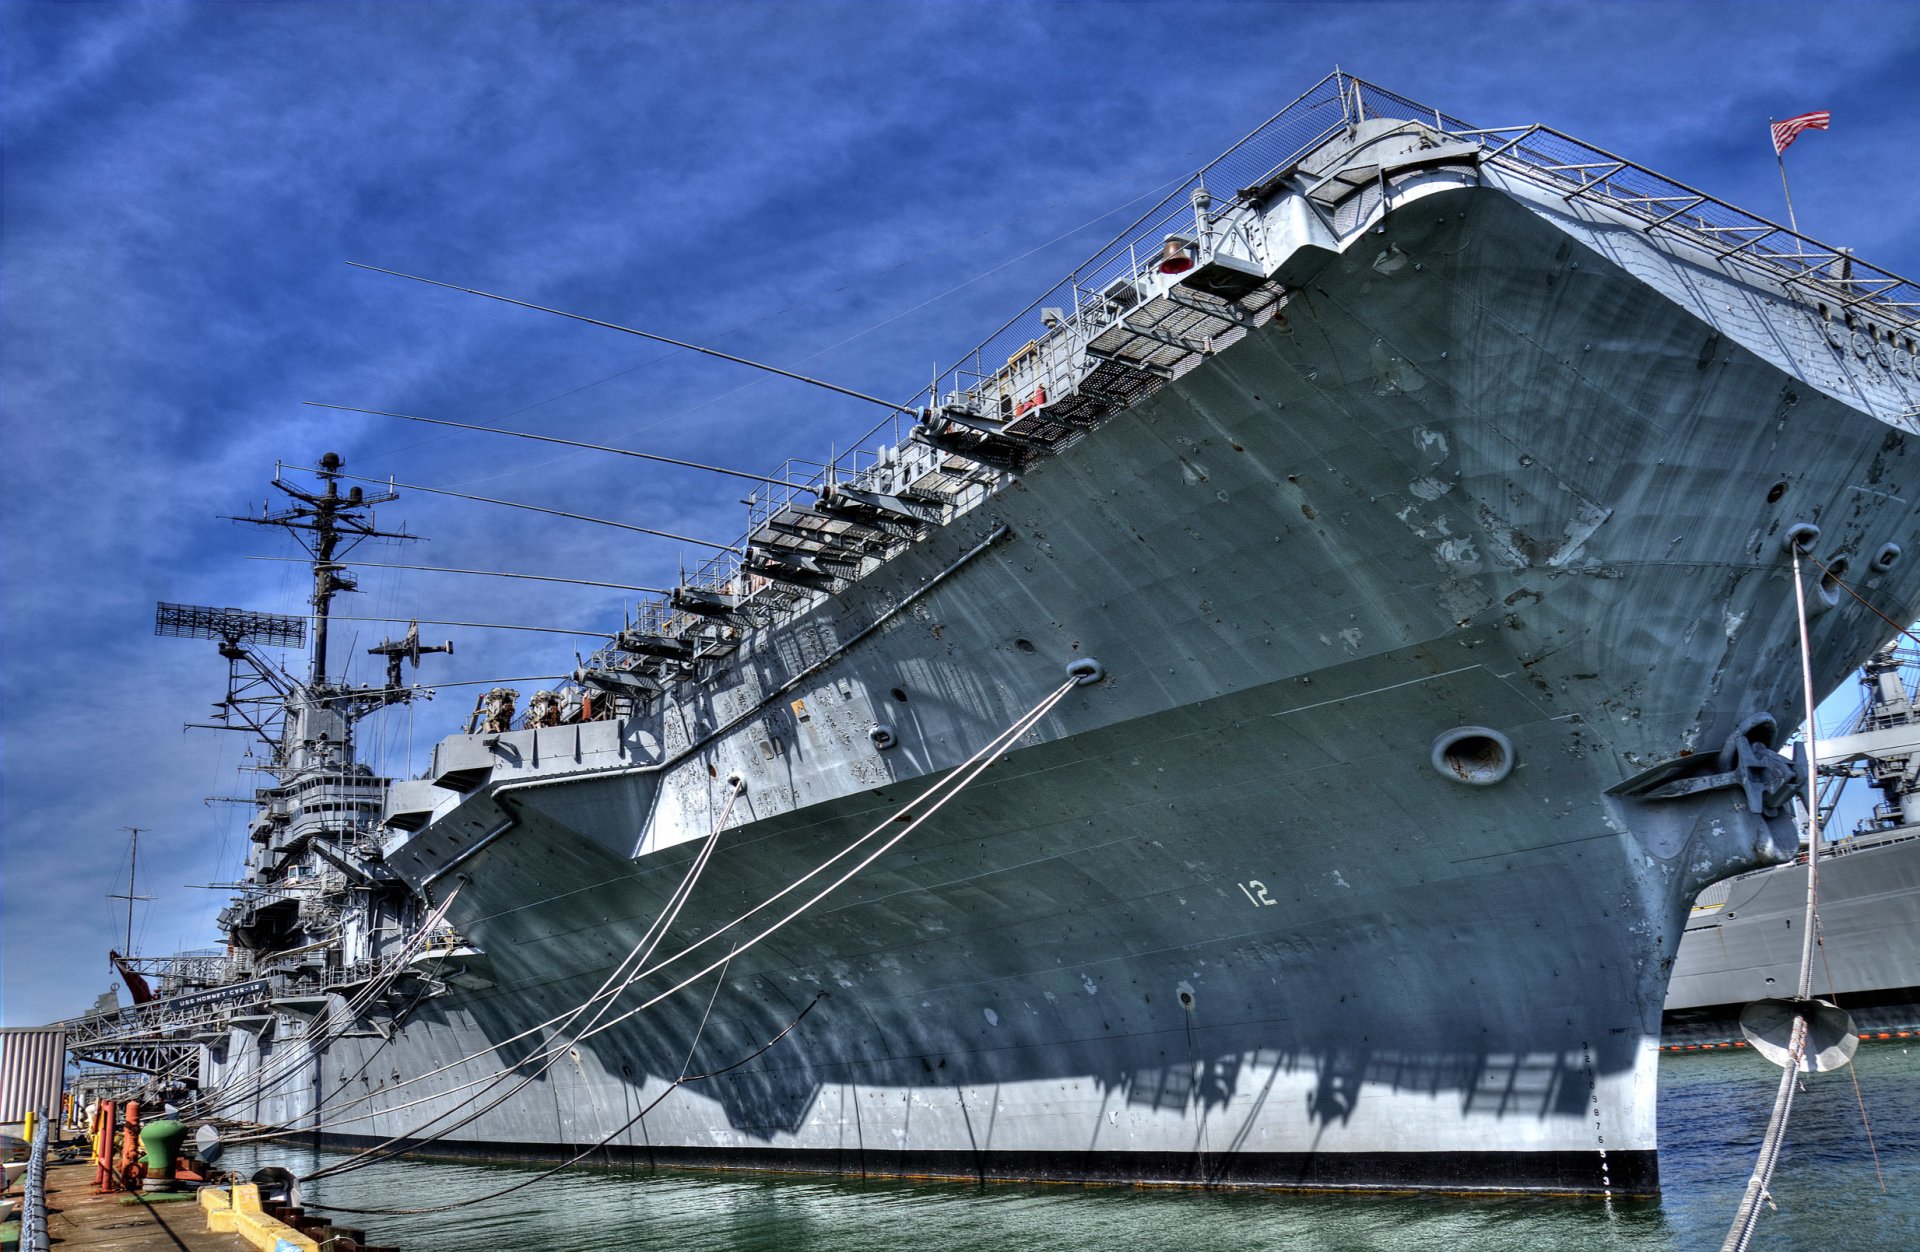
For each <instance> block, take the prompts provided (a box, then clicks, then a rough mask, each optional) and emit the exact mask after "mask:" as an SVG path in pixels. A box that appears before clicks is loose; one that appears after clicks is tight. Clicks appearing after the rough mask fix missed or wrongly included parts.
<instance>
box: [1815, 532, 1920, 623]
mask: <svg viewBox="0 0 1920 1252" xmlns="http://www.w3.org/2000/svg"><path fill="white" fill-rule="evenodd" d="M1807 559H1808V560H1809V561H1812V562H1813V563H1814V564H1815V565H1818V566H1819V567H1820V572H1821V573H1822V574H1825V575H1826V576H1827V577H1828V578H1831V579H1832V580H1833V585H1834V586H1836V587H1838V588H1840V589H1841V590H1842V591H1845V592H1846V593H1847V594H1848V595H1850V596H1852V597H1853V598H1854V599H1856V600H1858V601H1860V603H1861V604H1862V605H1863V606H1865V608H1866V610H1867V612H1869V613H1871V614H1873V615H1874V616H1875V617H1877V618H1879V619H1880V620H1881V621H1883V622H1885V623H1886V624H1887V625H1889V626H1891V627H1893V629H1894V631H1895V633H1897V634H1901V635H1905V636H1906V637H1907V638H1908V639H1910V640H1912V641H1913V642H1914V643H1915V644H1920V635H1916V634H1914V633H1913V632H1912V631H1911V630H1908V629H1907V628H1906V627H1905V626H1902V625H1901V624H1900V623H1899V622H1896V621H1894V620H1893V619H1892V618H1891V617H1888V616H1887V615H1886V614H1885V613H1882V612H1881V611H1880V610H1879V609H1876V608H1874V607H1873V605H1871V604H1868V603H1867V600H1866V597H1864V596H1862V595H1861V594H1860V593H1859V592H1857V591H1855V590H1854V589H1853V587H1852V585H1851V584H1849V583H1848V582H1847V581H1846V580H1845V579H1844V578H1841V577H1840V575H1838V574H1836V573H1834V572H1833V570H1832V569H1831V568H1830V567H1828V566H1827V565H1826V564H1825V563H1824V562H1822V561H1821V560H1820V558H1819V557H1817V556H1814V555H1813V554H1812V553H1808V554H1807ZM1794 564H1795V566H1796V568H1797V567H1798V565H1799V556H1798V554H1796V555H1795V558H1794ZM1803 618H1804V614H1803ZM1804 625H1805V623H1804V621H1803V622H1802V627H1803V629H1804Z"/></svg>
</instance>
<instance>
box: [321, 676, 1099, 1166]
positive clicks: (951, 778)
mask: <svg viewBox="0 0 1920 1252" xmlns="http://www.w3.org/2000/svg"><path fill="white" fill-rule="evenodd" d="M1077 685H1079V680H1078V679H1077V678H1075V679H1069V680H1068V681H1067V682H1065V683H1063V684H1061V686H1060V687H1058V688H1057V689H1055V690H1054V691H1052V692H1051V693H1049V694H1048V695H1047V697H1046V698H1045V699H1043V700H1042V701H1041V702H1040V703H1039V704H1037V705H1035V706H1034V708H1033V709H1031V710H1029V711H1028V712H1027V713H1025V714H1024V715H1022V716H1021V717H1020V718H1018V719H1017V720H1016V721H1015V722H1014V723H1013V724H1012V725H1011V726H1009V727H1008V728H1007V729H1006V730H1003V731H1002V732H1001V733H1000V734H999V735H997V736H995V737H994V739H993V740H991V741H990V742H989V743H988V744H987V745H986V746H984V747H982V748H981V749H980V750H979V751H978V752H975V753H974V754H973V755H972V756H971V757H969V758H968V759H967V761H966V762H964V763H963V764H962V765H961V766H960V767H959V768H958V769H956V770H954V771H953V772H952V773H950V774H948V775H947V776H946V777H944V778H942V779H940V780H939V781H937V782H935V783H934V784H933V785H932V786H930V787H928V788H927V789H926V790H925V791H924V792H922V793H921V794H920V795H919V796H918V797H916V798H915V799H914V800H913V801H911V802H909V803H908V805H907V806H906V807H905V808H903V809H901V810H900V812H899V813H898V814H896V815H895V816H893V817H889V818H888V819H886V820H885V821H883V822H882V823H881V824H880V825H878V826H875V827H874V828H873V829H872V830H870V831H868V832H867V833H866V834H864V835H862V836H861V837H860V838H859V839H856V840H854V841H853V842H852V843H850V844H848V845H847V847H845V848H843V849H841V850H840V851H839V852H837V853H835V854H834V855H833V856H832V857H830V858H828V859H827V860H826V861H824V862H822V863H821V864H820V865H818V866H816V867H815V868H814V869H812V870H810V871H808V873H807V874H806V875H804V876H803V877H801V878H799V879H797V880H795V881H794V882H793V883H791V884H789V885H788V886H786V887H784V888H782V889H781V890H780V891H779V892H777V893H775V894H774V895H773V896H770V897H769V898H768V899H766V900H764V901H762V902H761V903H759V904H757V905H755V906H754V907H753V908H751V909H749V910H747V911H746V912H745V913H742V914H740V915H739V916H738V917H736V918H734V919H733V920H732V921H730V922H728V923H727V924H726V925H724V926H722V927H720V928H719V929H717V930H715V931H713V932H711V933H710V934H708V935H706V936H705V937H703V938H701V939H699V940H697V941H695V942H694V943H692V944H689V945H688V946H687V947H685V948H682V949H681V950H680V951H678V952H676V953H674V954H673V955H672V956H669V957H667V958H666V959H665V960H662V961H660V962H658V963H656V964H654V965H651V966H648V967H646V968H644V969H642V970H640V971H639V972H637V973H635V974H634V975H633V976H632V977H631V978H630V979H629V980H628V982H627V983H626V984H625V985H623V986H622V988H621V990H622V991H624V990H625V989H626V987H627V986H631V985H632V984H633V983H634V982H637V981H639V980H640V979H642V978H646V977H649V976H651V975H653V974H655V973H658V972H659V971H661V970H663V969H665V968H667V967H668V966H670V965H673V964H674V963H676V962H678V961H679V960H681V959H682V958H683V957H686V956H688V955H690V954H692V953H693V952H695V951H697V950H698V949H700V948H702V947H705V946H706V945H707V944H709V943H711V942H713V941H714V940H716V939H718V938H719V937H720V936H721V935H723V934H725V933H726V932H728V931H730V930H732V929H733V928H734V927H736V926H738V925H740V924H741V923H743V922H745V921H746V920H747V919H748V918H751V917H752V916H754V915H755V914H756V913H759V912H761V911H762V910H764V909H766V908H768V907H769V906H771V905H772V904H774V903H775V902H777V901H778V900H780V899H781V898H783V897H785V896H787V895H790V894H792V893H793V892H794V891H796V890H797V889H798V888H799V887H801V886H802V885H803V884H805V883H806V882H808V881H810V880H812V879H813V878H815V877H818V876H819V875H820V874H822V873H824V872H825V871H826V870H827V869H828V868H829V867H831V866H832V865H833V864H834V863H835V862H837V861H840V860H841V859H843V858H845V857H846V856H848V855H849V854H850V853H852V852H853V851H854V850H855V849H857V848H859V847H860V845H862V844H864V843H866V842H867V841H868V840H871V839H873V838H874V837H875V836H877V835H879V834H880V833H881V832H883V831H885V830H886V829H887V828H888V827H889V826H893V825H896V824H898V823H899V821H900V819H901V818H902V817H908V816H909V815H912V816H911V820H909V821H907V822H906V824H905V825H904V826H903V827H902V828H901V829H900V830H899V831H898V832H897V833H896V834H895V835H894V836H893V837H892V838H890V839H887V840H885V841H884V842H882V843H881V844H880V846H879V847H877V848H875V849H874V850H873V851H872V852H870V853H869V854H867V855H866V856H865V857H864V858H862V859H861V860H860V861H859V862H858V863H857V864H855V865H854V866H853V867H852V868H851V869H848V870H847V871H846V872H845V873H843V874H841V875H840V877H838V878H836V879H835V880H834V881H833V882H831V883H829V884H828V885H827V886H825V887H824V888H822V889H821V890H820V891H818V892H816V893H815V894H814V895H813V896H812V897H810V898H809V899H807V900H806V901H805V902H804V903H802V904H801V905H800V906H799V907H797V908H795V909H793V910H792V911H790V912H789V913H787V914H786V916H784V917H782V918H781V919H780V920H779V921H777V922H775V923H773V924H772V925H771V926H768V927H766V928H765V929H763V930H761V931H760V932H759V933H758V934H756V935H754V936H753V937H752V938H750V939H748V940H747V941H746V942H744V943H741V944H739V945H737V946H736V947H734V948H732V949H731V950H730V951H728V952H727V954H726V955H725V956H723V957H721V958H720V959H719V960H717V961H714V962H712V963H711V964H709V965H707V966H706V967H704V968H703V969H701V970H700V971H699V972H697V973H695V974H693V975H691V976H689V977H687V978H685V979H683V980H681V981H680V982H678V983H676V984H675V985H674V986H672V987H670V988H668V989H667V990H665V991H663V992H660V993H659V994H657V995H655V996H654V997H652V998H651V999H649V1000H647V1001H645V1002H644V1003H642V1004H639V1005H636V1006H635V1007H633V1008H631V1009H628V1010H627V1011H626V1012H624V1013H622V1014H620V1015H619V1016H618V1017H615V1018H613V1019H612V1020H610V1021H606V1022H603V1023H599V1024H596V1025H592V1026H590V1027H589V1028H588V1029H585V1030H583V1031H581V1032H579V1033H578V1034H577V1035H575V1036H574V1039H573V1041H572V1044H570V1045H569V1047H570V1046H573V1045H577V1044H578V1043H580V1042H583V1041H584V1040H586V1039H588V1038H591V1037H592V1036H594V1035H597V1034H600V1033H602V1032H603V1031H606V1030H610V1029H612V1028H613V1027H614V1026H617V1025H619V1024H620V1023H622V1022H624V1021H627V1020H629V1019H630V1018H632V1017H634V1016H635V1015H637V1014H639V1013H642V1012H645V1011H646V1010H648V1009H650V1008H652V1007H654V1006H655V1005H657V1004H659V1003H661V1002H662V1001H664V1000H666V999H669V998H670V997H672V996H674V995H677V994H678V993H679V992H681V991H683V990H685V989H686V988H687V987H690V986H692V985H693V984H694V983H696V982H698V981H700V980H701V979H702V978H704V977H706V976H707V975H708V974H710V973H712V972H713V971H715V970H716V969H720V968H721V967H723V966H725V965H726V964H727V963H728V962H729V961H731V960H732V959H733V958H734V957H735V956H737V955H739V954H740V953H742V952H746V951H748V950H750V949H752V948H754V947H756V946H758V945H759V944H760V943H762V942H763V941H765V940H766V939H769V938H771V937H772V936H773V935H774V934H776V933H778V932H779V931H780V930H781V929H783V928H784V927H786V926H787V925H788V924H789V923H791V922H792V921H793V920H794V919H796V918H798V917H799V916H801V915H802V914H803V913H805V912H807V911H808V910H809V909H811V908H813V906H814V905H816V904H818V903H819V902H820V901H821V900H824V899H825V898H826V897H828V896H829V895H831V894H833V893H834V892H835V891H837V890H839V888H840V887H841V886H843V885H845V884H846V883H847V882H848V881H849V880H850V879H852V878H853V877H854V876H855V875H857V874H858V873H860V871H862V870H863V869H865V868H866V867H867V866H868V865H871V864H872V863H873V862H874V861H875V860H877V859H878V858H879V857H881V856H882V855H884V854H885V853H886V852H887V851H888V850H889V849H891V848H892V847H894V846H895V845H896V844H898V843H899V842H900V841H901V840H902V839H905V838H906V837H907V836H908V835H910V834H912V833H913V832H914V831H915V830H917V829H919V828H920V826H921V825H923V824H924V823H925V822H926V821H927V820H928V819H929V818H931V817H932V816H933V815H934V814H935V813H937V812H939V811H940V810H941V809H942V808H944V807H945V806H946V804H947V803H948V802H949V801H951V800H952V799H953V798H954V797H955V796H958V795H959V794H960V793H961V792H962V791H963V790H965V789H966V788H967V787H968V786H969V785H970V784H971V783H972V782H973V781H974V780H975V779H976V778H978V777H979V776H980V775H981V774H982V773H984V772H985V771H986V770H987V769H989V768H991V767H992V765H993V764H994V763H995V761H996V760H997V759H998V757H999V756H1000V755H1001V754H1002V753H1003V752H1004V751H1005V750H1006V749H1007V748H1009V747H1011V746H1012V745H1013V743H1015V742H1017V741H1018V740H1019V739H1020V738H1021V737H1022V736H1024V735H1025V734H1026V733H1027V732H1028V731H1029V730H1031V729H1032V728H1033V726H1034V725H1036V724H1037V723H1038V722H1039V721H1040V719H1041V718H1043V717H1045V716H1046V715H1047V714H1048V713H1049V712H1051V711H1052V710H1053V708H1054V706H1055V705H1057V704H1059V702H1060V701H1061V700H1063V699H1065V698H1066V695H1067V693H1068V692H1069V691H1071V690H1073V688H1074V687H1076V686H1077ZM942 791H944V793H945V794H942V795H940V797H939V799H937V800H936V801H934V802H933V803H932V804H930V805H929V806H927V808H926V809H925V811H923V812H921V813H919V814H917V815H913V809H914V806H915V805H916V804H919V803H920V802H921V801H923V800H925V799H927V798H928V797H929V796H933V795H935V794H937V793H940V792H942ZM603 1014H604V1010H603ZM603 1014H602V1015H603ZM598 1016H599V1015H596V1021H597V1020H598ZM515 1090H518V1088H516V1089H515ZM444 1094H449V1093H439V1094H437V1095H433V1096H427V1097H422V1100H421V1101H415V1102H414V1103H420V1102H424V1101H426V1100H431V1099H437V1098H440V1095H444ZM508 1094H509V1095H511V1094H512V1093H511V1092H509V1093H508ZM503 1098H504V1097H503ZM499 1103H500V1101H498V1100H496V1101H495V1102H494V1103H493V1104H491V1105H489V1106H488V1108H489V1109H490V1108H492V1107H497V1105H498V1104H499ZM405 1107H409V1106H408V1105H402V1106H400V1108H405ZM385 1111H387V1112H395V1111H398V1109H389V1110H385ZM484 1111H486V1110H482V1112H484ZM441 1116H445V1114H442V1115H441ZM475 1116H478V1114H475ZM433 1120H434V1121H437V1120H439V1118H435V1119H433ZM468 1120H472V1119H471V1118H470V1119H468ZM432 1124H433V1122H432V1121H429V1122H427V1123H425V1124H424V1125H423V1126H420V1127H415V1128H413V1129H412V1130H410V1131H408V1132H405V1133H403V1134H402V1135H399V1136H395V1137H394V1138H391V1139H389V1140H387V1141H386V1143H384V1144H381V1145H379V1147H378V1148H369V1149H367V1150H365V1151H363V1152H361V1153H358V1154H356V1155H355V1156H354V1157H352V1158H350V1159H349V1160H348V1161H345V1162H341V1163H340V1164H338V1165H333V1166H329V1167H327V1168H325V1169H321V1170H317V1171H315V1172H314V1173H311V1174H308V1175H306V1176H305V1177H304V1178H303V1179H302V1181H312V1180H316V1179H319V1178H324V1177H328V1176H331V1175H334V1174H338V1173H344V1172H347V1171H348V1170H350V1169H357V1168H363V1167H364V1166H365V1165H368V1164H372V1163H373V1162H372V1161H371V1160H366V1159H363V1158H366V1157H368V1156H369V1155H370V1154H371V1153H373V1152H376V1151H380V1150H382V1149H386V1148H395V1147H396V1145H399V1146H398V1149H397V1151H394V1152H389V1153H388V1155H389V1156H392V1155H398V1153H399V1151H407V1150H412V1149H413V1148H416V1147H418V1146H419V1144H418V1142H416V1136H417V1135H418V1132H419V1131H420V1130H421V1129H424V1128H425V1126H430V1125H432ZM461 1124H465V1122H463V1123H461ZM453 1129H457V1126H456V1127H448V1128H446V1129H443V1130H441V1131H439V1132H438V1133H436V1134H434V1135H430V1136H428V1137H427V1138H426V1140H425V1142H429V1143H430V1142H432V1141H433V1140H435V1139H438V1138H441V1137H443V1136H444V1135H446V1134H447V1133H450V1132H451V1131H452V1130H453Z"/></svg>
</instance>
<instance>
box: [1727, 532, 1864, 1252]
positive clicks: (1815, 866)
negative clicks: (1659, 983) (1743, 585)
mask: <svg viewBox="0 0 1920 1252" xmlns="http://www.w3.org/2000/svg"><path fill="white" fill-rule="evenodd" d="M1789 551H1791V552H1792V554H1793V602H1794V609H1795V612H1796V614H1797V616H1798V618H1799V626H1800V686H1801V696H1802V698H1803V699H1804V700H1805V701H1806V708H1807V799H1806V803H1807V914H1806V919H1805V921H1804V922H1803V923H1802V925H1801V932H1802V933H1801V936H1800V981H1799V998H1800V999H1802V1000H1806V999H1808V998H1810V997H1811V996H1812V994H1813V946H1814V945H1813V936H1814V931H1815V928H1816V926H1817V917H1818V915H1817V913H1816V912H1815V906H1816V905H1817V904H1818V902H1819V896H1820V764H1819V761H1820V752H1819V730H1818V724H1817V723H1816V721H1815V719H1814V715H1813V714H1814V701H1813V649H1812V645H1811V644H1809V643H1808V642H1807V589H1806V585H1805V582H1804V580H1803V579H1802V578H1801V577H1800V549H1799V546H1798V545H1792V546H1790V547H1789ZM1815 563H1816V564H1818V562H1815ZM1821 568H1823V569H1824V568H1825V567H1824V566H1822V567H1821ZM1862 603H1864V601H1863V602H1862ZM1868 607H1872V606H1871V605H1869V606H1868ZM1807 1027H1808V1021H1807V1018H1806V1017H1805V1016H1804V1015H1798V1014H1796V1015H1795V1017H1794V1019H1793V1034H1792V1036H1791V1037H1790V1038H1789V1039H1788V1041H1787V1059H1786V1062H1785V1064H1784V1065H1782V1066H1781V1074H1780V1089H1779V1091H1778V1092H1776V1093H1775V1094H1774V1098H1773V1115H1772V1116H1771V1117H1770V1118H1769V1119H1768V1121H1767V1132H1766V1134H1765V1135H1764V1136H1763V1137H1762V1138H1761V1140H1760V1153H1759V1156H1758V1158H1757V1159H1756V1160H1755V1162H1754V1166H1753V1175H1752V1176H1751V1177H1750V1178H1748V1179H1747V1190H1746V1194H1745V1195H1743V1196H1742V1197H1741V1200H1740V1207H1739V1209H1738V1210H1737V1211H1736V1212H1735V1214H1734V1218H1733V1225H1732V1226H1731V1227H1729V1228H1728V1230H1727V1238H1726V1241H1725V1242H1724V1243H1722V1244H1721V1245H1720V1252H1746V1249H1747V1246H1748V1245H1749V1244H1750V1243H1751V1242H1752V1241H1753V1232H1754V1230H1755V1229H1756V1228H1757V1227H1758V1225H1759V1222H1760V1201H1762V1200H1765V1201H1767V1203H1768V1204H1769V1205H1771V1204H1772V1203H1773V1197H1772V1196H1771V1195H1770V1194H1768V1191H1767V1185H1768V1184H1769V1183H1770V1182H1772V1181H1773V1170H1774V1166H1775V1165H1777V1164H1778V1163H1779V1161H1780V1149H1781V1147H1782V1146H1783V1145H1784V1143H1785V1141H1786V1132H1787V1119H1788V1117H1789V1116H1790V1115H1791V1114H1792V1112H1793V1093H1794V1089H1795V1087H1796V1086H1798V1081H1799V1077H1800V1063H1801V1059H1802V1058H1803V1057H1804V1056H1805V1054H1806V1049H1807Z"/></svg>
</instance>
